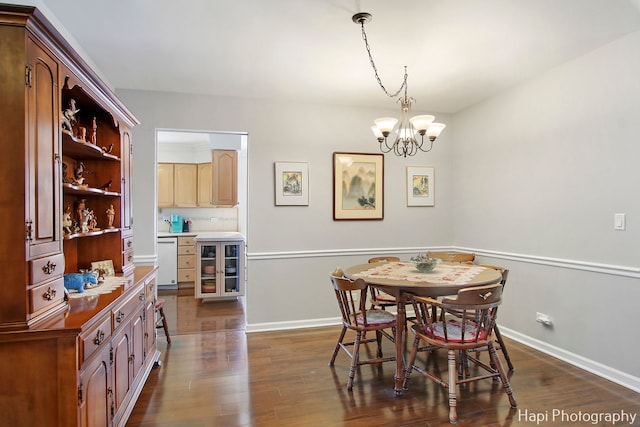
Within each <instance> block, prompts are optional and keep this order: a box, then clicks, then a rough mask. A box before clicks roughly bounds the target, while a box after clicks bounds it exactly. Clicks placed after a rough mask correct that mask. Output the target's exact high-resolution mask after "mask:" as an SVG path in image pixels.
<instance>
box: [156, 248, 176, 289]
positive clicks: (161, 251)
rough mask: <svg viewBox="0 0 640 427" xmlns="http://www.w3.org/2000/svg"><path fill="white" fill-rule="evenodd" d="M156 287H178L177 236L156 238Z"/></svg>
mask: <svg viewBox="0 0 640 427" xmlns="http://www.w3.org/2000/svg"><path fill="white" fill-rule="evenodd" d="M158 289H178V238H177V237H159V238H158Z"/></svg>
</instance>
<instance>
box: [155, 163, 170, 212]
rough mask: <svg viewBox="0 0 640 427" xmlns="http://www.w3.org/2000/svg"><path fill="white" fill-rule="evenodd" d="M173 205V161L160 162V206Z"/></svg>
mask: <svg viewBox="0 0 640 427" xmlns="http://www.w3.org/2000/svg"><path fill="white" fill-rule="evenodd" d="M172 206H173V163H158V207H159V208H166V207H172Z"/></svg>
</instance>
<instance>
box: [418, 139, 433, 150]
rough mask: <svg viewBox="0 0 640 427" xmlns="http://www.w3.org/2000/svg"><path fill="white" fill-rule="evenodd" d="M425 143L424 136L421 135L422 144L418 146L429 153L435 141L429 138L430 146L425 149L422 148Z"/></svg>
mask: <svg viewBox="0 0 640 427" xmlns="http://www.w3.org/2000/svg"><path fill="white" fill-rule="evenodd" d="M427 139H428V138H427ZM423 144H424V136H421V140H420V145H417V147H418V148H419V149H420V151H422V152H424V153H428V152H429V151H431V149H432V148H433V141H431V140H430V139H429V148H427V149H426V150H425V149H423V148H422V145H423Z"/></svg>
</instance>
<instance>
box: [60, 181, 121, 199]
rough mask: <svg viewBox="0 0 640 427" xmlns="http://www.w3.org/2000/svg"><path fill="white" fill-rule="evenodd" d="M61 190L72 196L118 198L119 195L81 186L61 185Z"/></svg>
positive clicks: (114, 192)
mask: <svg viewBox="0 0 640 427" xmlns="http://www.w3.org/2000/svg"><path fill="white" fill-rule="evenodd" d="M62 188H63V190H64V193H65V194H72V195H77V196H111V197H120V193H118V192H116V191H105V190H101V189H99V188H93V187H86V186H82V185H73V184H68V183H65V184H62Z"/></svg>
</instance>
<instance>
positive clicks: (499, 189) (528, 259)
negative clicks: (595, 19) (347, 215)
mask: <svg viewBox="0 0 640 427" xmlns="http://www.w3.org/2000/svg"><path fill="white" fill-rule="evenodd" d="M639 50H640V35H639V34H633V35H630V36H628V37H625V38H623V39H621V40H618V41H616V42H614V43H612V44H610V45H608V46H605V47H604V48H601V49H599V50H597V51H594V52H592V53H590V54H589V55H586V56H584V57H581V58H577V59H575V60H574V61H572V62H570V63H567V64H565V65H563V66H561V67H557V68H555V69H552V70H549V71H548V72H547V73H545V74H543V75H541V76H539V77H537V78H535V79H532V80H531V81H529V82H527V83H526V84H523V85H520V86H518V87H516V88H514V89H513V90H511V91H509V92H507V93H504V94H502V95H499V96H496V97H495V98H493V99H491V100H488V101H487V102H484V103H482V104H480V105H477V106H475V107H473V108H470V109H469V110H467V111H464V112H462V113H459V114H457V115H456V116H455V117H453V118H451V117H439V119H442V120H443V121H445V122H446V123H448V125H449V126H448V127H447V129H446V130H445V133H444V134H443V136H442V137H441V139H440V140H439V141H438V142H437V143H436V148H435V149H434V151H433V152H431V153H429V154H421V155H418V156H416V157H414V158H411V159H408V160H405V159H400V158H396V157H391V156H386V157H385V219H384V220H383V221H345V222H336V221H333V219H332V189H331V174H332V164H331V159H332V155H331V154H332V152H334V151H356V152H371V153H373V152H376V151H377V147H376V143H375V142H374V141H373V140H372V137H371V135H370V132H369V123H370V121H371V118H373V117H377V116H379V115H381V114H386V113H388V114H396V113H397V112H396V111H395V109H390V110H389V111H388V112H385V111H380V110H375V109H366V108H353V107H347V106H332V105H313V104H303V103H295V104H294V103H289V104H287V103H283V102H275V101H265V100H252V99H239V98H216V97H207V96H197V95H181V94H169V93H155V92H144V91H131V90H121V91H119V92H118V94H119V96H120V97H121V98H122V99H123V101H124V102H125V103H126V104H127V105H128V106H129V108H130V109H131V110H132V111H133V112H134V114H136V115H137V116H138V118H139V119H140V120H141V121H142V124H141V125H140V126H138V127H137V128H136V129H135V130H134V138H135V140H134V144H135V145H134V179H135V182H149V181H150V180H152V179H153V177H155V157H154V148H153V144H154V130H155V128H172V129H181V128H182V129H208V130H221V131H236V132H248V135H249V136H248V141H249V150H248V156H249V158H248V165H249V171H248V182H249V217H248V230H247V233H246V234H247V237H248V254H249V262H248V306H247V324H248V329H249V330H260V329H269V328H277V327H296V326H308V325H318V324H322V323H331V322H333V321H334V320H335V318H336V313H335V302H334V301H333V297H332V294H331V292H330V291H329V283H328V280H327V277H326V275H327V274H328V272H329V271H331V270H333V269H334V268H335V267H336V266H346V265H351V264H355V263H359V262H364V261H365V260H366V258H367V257H368V256H369V255H372V254H374V253H390V252H395V253H401V254H407V255H408V254H411V253H415V252H416V251H417V250H418V249H422V248H425V247H446V246H449V245H451V244H452V243H453V244H454V245H455V246H457V247H459V248H467V249H471V250H474V251H476V252H477V253H478V254H479V259H480V261H486V262H493V263H498V264H502V265H506V266H508V267H509V268H510V269H511V276H510V279H509V284H508V288H507V291H506V297H507V298H508V299H507V303H506V304H504V306H503V308H502V312H501V315H500V323H501V324H502V325H503V330H504V331H505V332H506V333H507V334H509V335H510V336H512V337H514V338H516V339H519V340H521V341H523V342H526V343H528V344H530V345H534V346H536V347H538V348H540V349H542V350H544V351H547V352H549V353H552V354H554V355H556V356H558V357H561V358H564V359H566V360H569V361H571V362H572V363H575V364H577V365H580V366H583V367H585V368H586V369H590V370H592V371H596V372H598V373H599V374H601V375H605V376H608V377H610V378H612V379H614V380H615V381H617V382H620V383H623V384H626V385H628V386H630V387H632V388H636V389H638V390H640V367H639V366H638V365H637V363H635V362H632V361H631V359H632V358H623V357H621V356H620V355H621V354H635V353H636V352H637V351H638V350H640V348H639V347H640V346H638V344H637V342H636V341H634V340H633V339H631V338H630V337H635V336H636V335H637V333H636V332H634V322H633V317H632V316H635V313H636V311H637V309H636V307H635V305H636V303H635V302H636V301H638V300H639V299H640V283H639V281H638V278H640V268H638V262H637V254H638V253H640V251H639V249H640V247H639V245H640V238H639V237H640V236H639V234H640V231H639V230H640V228H639V226H638V223H639V220H638V219H639V218H640V217H639V214H640V206H639V203H640V201H639V200H638V198H637V197H635V193H636V191H635V190H636V186H637V183H638V182H640V175H639V172H638V170H639V169H638V168H637V166H636V165H635V163H636V159H637V158H638V157H639V155H640V149H639V148H638V144H637V143H636V140H637V137H636V136H637V135H638V134H640V133H639V131H640V121H638V120H637V117H639V116H640V115H639V113H640V83H639V81H638V79H637V78H636V76H637V75H640V59H639V57H638V55H636V52H637V51H639ZM275 161H308V162H309V174H310V182H311V184H310V201H309V203H310V204H309V206H308V207H276V206H274V196H273V190H274V189H273V173H274V172H273V163H274V162H275ZM407 165H411V166H435V168H436V206H435V207H433V208H408V207H407V206H406V200H405V190H404V189H405V167H406V166H407ZM154 197H155V192H150V191H148V189H146V190H145V189H142V188H141V187H140V186H135V187H134V200H135V205H134V215H135V218H136V222H135V223H134V226H135V235H136V248H137V249H136V250H137V254H138V255H139V256H141V258H142V259H144V258H145V257H146V256H148V257H154V256H155V254H154V245H153V239H154V230H153V227H150V226H149V224H153V223H155V221H154V218H155V217H154V215H155V208H154V206H155V202H154ZM617 212H624V213H626V214H627V230H626V231H623V232H622V231H614V230H613V214H614V213H617ZM608 298H611V299H612V300H613V301H614V302H613V304H615V310H613V311H609V312H606V310H607V309H608V308H609V307H608V306H607V307H606V308H604V307H600V306H599V304H601V303H602V302H603V301H606V300H607V299H608ZM536 311H540V312H543V313H546V314H549V315H550V316H551V317H552V319H553V320H554V326H553V327H552V328H545V327H543V326H542V325H541V324H539V323H536V322H535V312H536ZM605 312H606V313H608V314H609V315H610V316H611V317H610V318H609V323H606V322H605V321H604V320H603V319H602V318H601V317H600V316H601V315H602V314H604V313H605ZM612 325H613V326H612ZM603 337H607V338H609V340H610V343H609V344H606V343H605V344H603V343H602V342H601V341H599V340H601V339H602V338H603Z"/></svg>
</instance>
